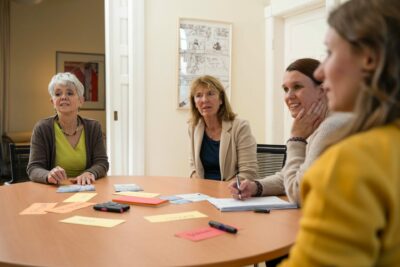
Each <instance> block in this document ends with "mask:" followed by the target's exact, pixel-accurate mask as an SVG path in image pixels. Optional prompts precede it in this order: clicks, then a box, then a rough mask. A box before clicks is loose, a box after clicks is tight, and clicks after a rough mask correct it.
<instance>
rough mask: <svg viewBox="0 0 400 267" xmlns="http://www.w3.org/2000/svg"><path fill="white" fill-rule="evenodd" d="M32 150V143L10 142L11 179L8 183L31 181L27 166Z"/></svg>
mask: <svg viewBox="0 0 400 267" xmlns="http://www.w3.org/2000/svg"><path fill="white" fill-rule="evenodd" d="M30 150H31V148H30V145H17V144H15V143H10V144H9V151H10V164H11V180H10V181H8V182H6V184H12V183H20V182H26V181H29V178H28V174H27V173H26V167H27V166H28V161H29V153H30Z"/></svg>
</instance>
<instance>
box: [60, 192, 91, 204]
mask: <svg viewBox="0 0 400 267" xmlns="http://www.w3.org/2000/svg"><path fill="white" fill-rule="evenodd" d="M95 195H97V193H76V194H73V195H72V196H70V197H69V198H67V199H66V200H64V202H86V201H88V200H89V199H91V198H92V197H94V196H95Z"/></svg>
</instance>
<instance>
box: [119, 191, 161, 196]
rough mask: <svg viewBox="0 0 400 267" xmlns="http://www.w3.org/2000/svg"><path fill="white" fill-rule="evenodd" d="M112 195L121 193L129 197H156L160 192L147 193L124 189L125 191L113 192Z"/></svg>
mask: <svg viewBox="0 0 400 267" xmlns="http://www.w3.org/2000/svg"><path fill="white" fill-rule="evenodd" d="M114 195H121V196H130V197H148V198H150V197H156V196H159V195H160V194H158V193H147V192H130V191H126V192H117V193H114Z"/></svg>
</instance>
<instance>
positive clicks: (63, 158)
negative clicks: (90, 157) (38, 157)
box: [54, 122, 86, 178]
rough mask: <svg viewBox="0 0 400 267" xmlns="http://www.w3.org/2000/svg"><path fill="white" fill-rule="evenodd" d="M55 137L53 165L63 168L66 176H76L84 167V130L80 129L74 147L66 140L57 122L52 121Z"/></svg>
mask: <svg viewBox="0 0 400 267" xmlns="http://www.w3.org/2000/svg"><path fill="white" fill-rule="evenodd" d="M54 132H55V137H56V158H55V166H60V167H61V168H63V169H64V170H65V171H66V173H67V176H68V177H71V178H72V177H77V176H79V175H80V174H82V173H83V171H84V170H85V169H86V145H85V130H84V129H83V130H82V133H81V136H80V137H79V141H78V144H77V145H76V147H75V148H73V147H72V146H71V144H70V143H69V142H68V140H67V138H66V136H65V135H64V134H63V132H62V131H61V128H60V126H59V125H58V123H57V122H54Z"/></svg>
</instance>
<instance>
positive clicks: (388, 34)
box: [328, 0, 400, 141]
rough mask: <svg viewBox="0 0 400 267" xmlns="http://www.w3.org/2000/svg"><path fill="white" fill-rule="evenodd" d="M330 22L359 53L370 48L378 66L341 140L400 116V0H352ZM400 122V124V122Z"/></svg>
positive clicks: (362, 90)
mask: <svg viewBox="0 0 400 267" xmlns="http://www.w3.org/2000/svg"><path fill="white" fill-rule="evenodd" d="M328 24H329V26H330V27H331V28H333V29H335V30H336V32H337V33H338V34H339V35H340V36H341V37H342V38H343V39H345V40H346V41H347V42H349V43H350V45H351V47H352V49H353V51H354V52H355V53H359V52H361V51H363V50H364V49H370V50H371V51H373V52H374V53H375V54H376V56H377V61H378V62H377V67H376V69H375V70H373V71H371V72H366V71H365V73H364V74H365V75H364V77H365V78H364V80H363V81H362V83H361V85H360V92H359V94H358V97H357V100H356V103H355V107H354V121H352V122H351V123H349V125H348V127H346V128H344V129H343V131H342V132H341V133H340V135H338V136H337V140H336V141H338V140H339V139H342V138H344V137H346V136H349V135H352V134H354V133H357V132H362V131H366V130H368V129H371V128H373V127H376V126H380V125H385V124H389V123H392V122H395V121H396V120H398V119H399V118H400V53H399V51H398V49H399V47H400V34H399V33H400V1H398V0H352V1H348V2H346V3H344V4H343V5H341V6H339V7H338V8H337V9H335V10H334V11H332V13H330V15H329V18H328ZM399 124H400V123H399Z"/></svg>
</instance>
